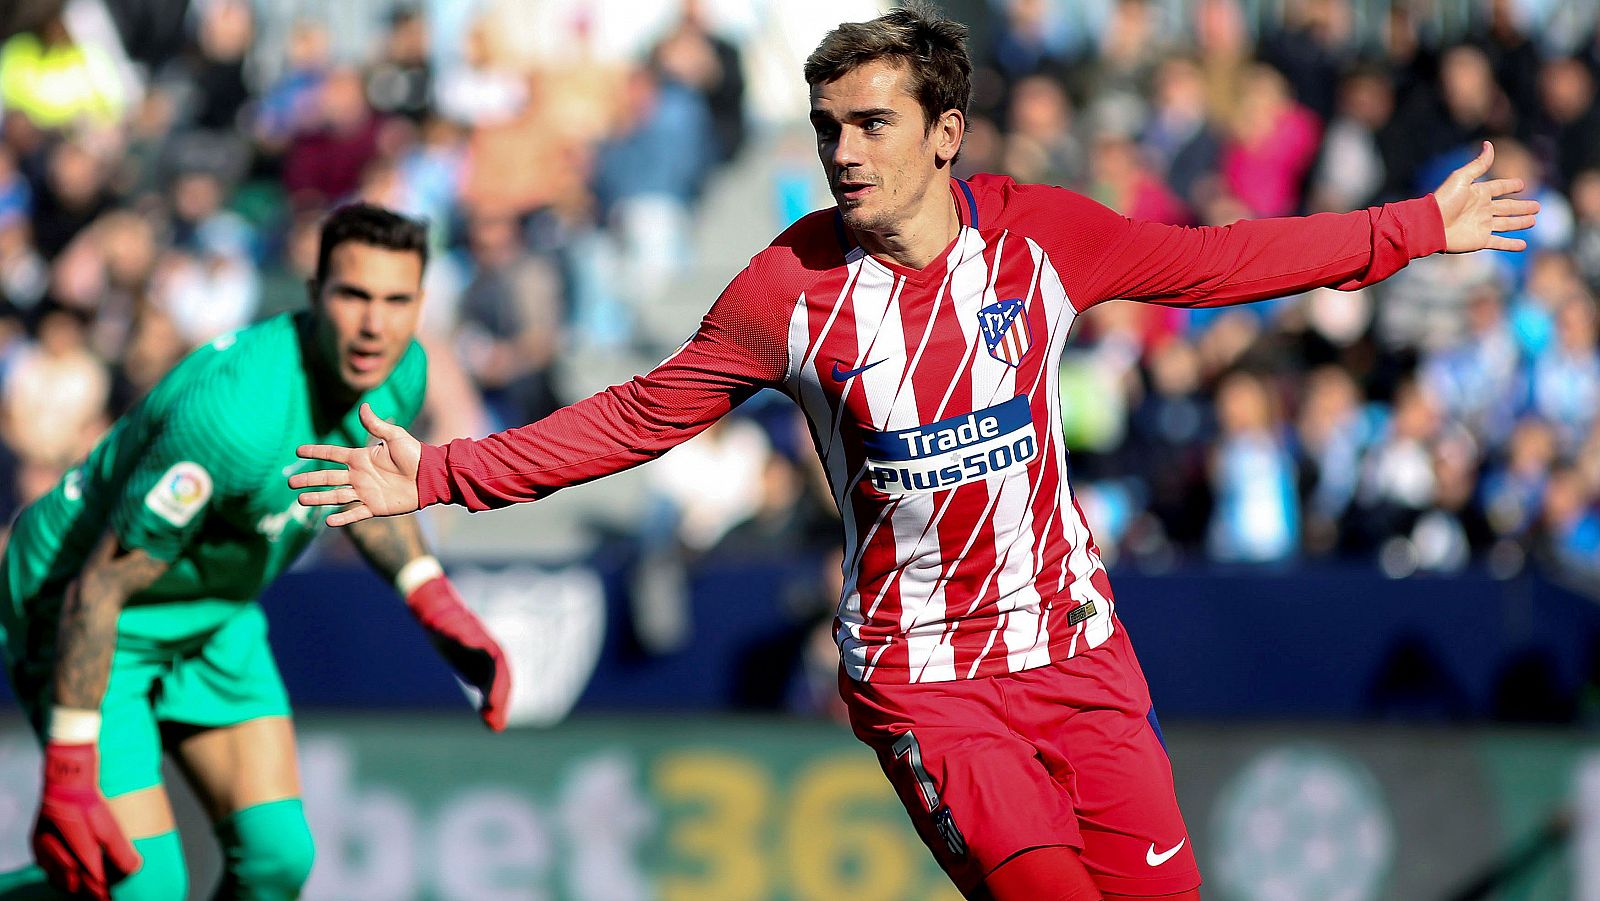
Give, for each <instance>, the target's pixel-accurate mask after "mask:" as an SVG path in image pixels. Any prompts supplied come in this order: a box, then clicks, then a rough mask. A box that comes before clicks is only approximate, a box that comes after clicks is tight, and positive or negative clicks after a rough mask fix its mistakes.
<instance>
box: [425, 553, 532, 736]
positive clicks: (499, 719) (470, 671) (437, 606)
mask: <svg viewBox="0 0 1600 901" xmlns="http://www.w3.org/2000/svg"><path fill="white" fill-rule="evenodd" d="M406 606H407V607H410V608H411V613H412V615H414V616H415V617H416V618H417V622H419V623H421V624H422V627H423V628H424V629H427V630H428V637H429V638H430V639H432V640H433V646H434V647H435V648H437V649H438V650H439V653H440V654H441V655H443V657H444V659H445V660H446V662H448V663H449V664H450V665H451V666H452V667H454V668H455V671H456V673H457V674H459V675H460V676H461V678H462V679H463V680H464V681H466V682H467V683H468V684H469V685H471V686H473V687H474V688H476V689H477V690H478V713H479V714H480V715H481V716H482V717H483V722H484V724H485V725H487V726H488V727H489V728H490V729H493V730H494V731H496V732H500V731H503V730H504V729H505V728H506V715H507V714H508V713H509V707H508V702H509V700H510V697H511V668H510V667H509V666H508V665H507V664H506V655H505V652H504V651H502V650H500V644H499V643H498V642H496V641H495V640H494V637H493V636H491V635H490V634H489V632H488V630H486V629H484V627H483V623H482V622H481V621H479V619H478V617H477V615H476V614H474V613H473V612H472V610H471V609H470V608H468V607H467V604H466V602H465V601H463V600H461V595H459V594H457V593H456V589H455V586H454V585H451V584H450V580H449V579H447V578H445V577H444V575H442V574H441V575H437V576H434V577H433V578H431V579H428V580H427V581H425V582H423V583H422V584H421V585H418V586H417V587H416V588H414V589H412V591H411V593H410V594H407V595H406Z"/></svg>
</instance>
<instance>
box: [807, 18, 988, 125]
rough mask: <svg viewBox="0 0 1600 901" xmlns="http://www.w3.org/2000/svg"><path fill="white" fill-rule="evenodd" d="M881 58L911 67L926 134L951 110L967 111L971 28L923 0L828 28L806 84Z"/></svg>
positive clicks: (813, 54) (912, 87)
mask: <svg viewBox="0 0 1600 901" xmlns="http://www.w3.org/2000/svg"><path fill="white" fill-rule="evenodd" d="M880 59H881V60H888V61H889V62H891V63H894V64H895V65H903V66H907V67H909V69H910V71H911V83H910V85H909V86H908V87H909V89H910V92H911V96H913V97H915V98H917V104H918V105H919V106H921V107H922V119H923V132H924V133H927V132H928V131H931V130H932V129H933V125H934V123H935V122H937V121H939V117H940V116H941V115H943V114H944V113H945V112H947V111H949V110H959V111H960V112H961V114H962V115H963V116H964V115H966V113H967V103H968V101H970V100H971V98H972V58H971V57H969V56H968V55H967V26H965V25H962V24H961V23H960V22H957V21H954V20H953V19H947V18H945V17H944V15H943V14H942V13H940V12H939V11H938V9H936V8H935V7H934V6H932V5H931V4H929V3H926V2H922V0H912V2H910V3H907V4H906V5H904V6H901V7H900V8H898V9H895V10H893V11H891V12H888V13H885V14H883V15H881V16H879V17H878V18H876V19H873V20H872V21H870V22H846V23H845V24H843V25H840V26H839V27H838V28H835V29H834V30H832V31H830V32H828V35H827V37H824V38H823V39H822V43H820V44H818V45H817V49H816V50H813V51H812V52H811V55H810V56H809V57H807V58H806V65H805V76H806V84H808V85H811V86H813V87H815V86H816V85H819V84H827V83H828V82H831V81H838V80H839V79H840V78H842V77H844V75H845V74H846V73H848V72H850V71H851V70H853V69H856V68H859V67H860V66H864V65H866V64H867V63H870V62H875V61H877V60H880Z"/></svg>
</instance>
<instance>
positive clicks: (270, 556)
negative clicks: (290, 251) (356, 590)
mask: <svg viewBox="0 0 1600 901" xmlns="http://www.w3.org/2000/svg"><path fill="white" fill-rule="evenodd" d="M426 262H427V245H426V235H425V229H424V227H423V226H422V225H421V224H420V223H417V222H414V221H412V220H410V219H407V218H405V217H403V216H400V215H398V214H395V213H393V212H390V211H388V210H385V209H382V208H380V207H375V206H369V205H365V204H355V205H351V206H346V207H342V208H340V209H338V210H336V211H334V212H333V213H332V214H331V215H330V216H329V218H328V219H327V221H326V222H325V223H324V225H323V228H322V235H321V245H320V248H319V253H318V260H317V271H316V276H315V278H314V279H313V280H312V282H311V283H310V285H309V288H310V293H311V309H310V310H308V311H305V312H301V313H298V314H285V315H283V316H279V317H276V318H273V319H269V320H267V321H265V322H262V323H260V324H258V325H255V326H253V327H251V328H248V329H245V330H243V331H240V332H237V333H235V334H232V335H228V336H225V337H223V338H219V339H217V340H216V341H214V342H212V343H211V344H209V345H206V346H204V347H201V348H200V349H198V350H196V351H195V352H194V353H192V354H190V355H189V356H188V357H187V358H186V359H185V360H184V361H183V362H182V363H180V364H179V365H178V366H176V367H175V368H174V369H173V370H172V372H170V373H169V374H168V375H167V376H166V378H164V379H163V380H162V381H161V383H160V384H159V385H157V386H156V387H155V389H154V390H152V391H151V392H150V395H149V396H148V397H146V398H145V399H144V400H143V401H142V402H140V404H139V405H138V406H137V407H135V408H134V409H133V410H131V411H130V412H129V413H128V414H127V415H126V416H124V417H123V418H122V419H121V420H119V421H118V422H117V424H116V425H115V426H114V427H113V428H112V430H111V431H110V433H109V434H108V435H107V436H106V437H105V438H104V439H103V440H101V442H100V443H99V444H98V445H97V446H96V447H95V449H94V450H93V451H92V452H90V454H89V456H88V458H87V459H86V460H85V461H84V462H83V463H82V464H81V465H79V466H77V467H76V468H74V469H72V470H70V471H69V472H68V473H67V474H66V475H65V477H63V478H62V480H61V482H60V483H59V484H58V485H56V486H55V488H54V489H53V490H52V491H50V493H48V494H47V495H45V496H44V497H43V498H41V499H40V500H39V501H37V502H36V503H34V504H32V505H31V506H29V507H28V508H27V509H26V510H24V511H23V513H22V514H21V516H20V517H19V518H18V520H17V522H16V525H15V527H14V529H13V531H12V535H11V540H10V543H9V545H8V546H7V547H6V549H5V555H4V558H3V560H0V651H3V652H4V653H3V658H4V662H5V665H6V670H7V674H8V676H9V678H10V680H11V685H12V687H13V688H14V689H15V691H16V694H17V697H18V698H19V700H20V701H21V703H22V706H23V708H24V710H25V711H26V712H27V714H28V717H29V720H30V721H31V723H32V725H33V728H34V730H35V731H36V732H37V733H38V735H39V736H40V738H41V740H42V741H43V742H44V758H45V764H44V790H43V796H42V798H41V801H40V806H39V813H38V819H37V821H36V823H35V825H34V830H33V851H34V858H35V860H36V861H37V863H38V867H30V868H28V869H26V870H22V871H19V872H15V873H10V874H6V875H3V876H0V899H6V901H16V899H23V898H52V897H59V896H60V894H62V893H64V894H66V895H69V896H74V897H92V898H101V899H105V898H113V899H117V901H128V899H140V901H142V899H172V901H178V899H182V898H184V897H185V896H186V894H187V891H188V876H187V872H186V869H185V866H184V861H183V853H182V850H181V846H180V844H179V841H178V835H177V833H176V831H175V825H174V820H173V814H172V809H171V807H170V805H169V803H168V799H167V792H166V789H165V787H164V786H163V784H162V781H161V766H160V763H161V756H162V752H163V750H165V751H166V752H168V753H170V754H171V755H172V756H173V758H174V759H175V761H176V762H177V763H178V765H179V767H180V769H181V770H182V771H183V773H184V775H185V776H186V777H187V780H188V782H189V783H190V784H191V785H192V787H193V788H194V789H195V792H196V793H197V795H198V796H199V798H200V800H201V802H202V804H203V805H204V806H205V808H206V810H207V812H208V814H209V815H210V816H211V818H212V821H213V822H214V824H215V829H216V834H217V838H218V840H219V841H220V843H221V849H222V856H223V865H224V874H223V879H222V885H221V888H220V889H219V890H218V897H223V898H250V899H278V898H293V897H296V896H297V895H298V894H299V892H300V888H301V886H302V885H303V884H304V883H305V880H306V878H307V876H308V875H309V874H310V870H311V862H312V856H313V850H312V841H311V835H310V832H309V830H308V828H307V826H306V820H305V814H304V811H303V810H302V808H301V803H300V797H299V795H300V785H299V773H298V771H297V769H296V763H295V747H294V731H293V727H292V725H291V723H290V719H289V703H288V698H287V697H286V694H285V691H284V687H283V682H282V680H281V679H280V677H279V675H278V671H277V667H276V665H275V664H274V662H273V659H272V654H271V651H270V650H269V648H268V646H267V626H266V620H265V619H264V618H263V616H262V612H261V608H260V606H259V605H258V604H257V603H256V600H255V598H256V595H257V594H259V593H260V592H261V590H262V589H263V588H264V587H265V586H266V585H267V584H268V583H269V582H271V581H272V580H273V579H274V578H276V577H277V575H278V574H279V573H281V572H283V571H284V569H285V568H287V567H288V566H289V564H290V563H291V562H293V561H294V559H295V558H296V557H297V556H299V554H300V552H301V551H303V550H304V549H305V548H306V546H307V545H308V544H309V543H310V541H311V539H312V538H313V537H314V536H315V535H316V533H317V532H318V531H319V530H320V529H321V528H322V525H323V522H322V520H323V514H321V513H316V512H313V508H308V507H303V506H301V505H299V504H298V503H296V499H295V494H296V492H294V491H293V490H291V489H290V488H289V487H288V486H287V485H286V484H285V483H284V477H285V476H286V475H288V474H290V473H292V472H294V471H295V470H296V469H297V468H299V467H300V466H301V465H302V464H305V465H309V464H308V463H306V461H302V460H300V459H299V458H298V457H296V456H295V448H296V447H298V446H299V445H301V444H306V443H313V442H333V443H343V444H349V443H351V442H355V441H357V439H359V438H361V436H364V435H365V434H366V430H365V429H364V428H362V426H361V423H360V421H359V419H358V416H357V411H358V410H359V409H360V406H361V404H362V403H368V404H371V405H372V407H373V409H374V410H376V411H377V412H378V415H380V416H384V417H386V418H389V419H391V420H393V421H395V422H398V423H401V424H409V423H410V422H411V420H412V419H413V418H414V417H415V416H416V415H417V411H418V409H419V408H420V406H421V404H422V397H423V392H424V390H425V386H426V371H425V370H426V360H425V358H424V355H423V352H422V348H421V346H419V345H418V344H417V343H416V341H415V340H414V337H413V335H414V332H415V331H416V325H417V318H418V314H419V313H420V312H421V305H422V272H423V267H424V265H425V264H426ZM351 538H352V539H353V540H354V541H355V544H356V546H357V548H358V549H359V550H360V551H361V553H362V555H363V556H364V557H365V558H366V560H367V562H368V563H370V564H371V565H372V567H373V568H374V569H375V570H376V571H377V572H378V573H379V574H380V575H382V576H383V577H384V578H385V579H386V580H388V581H390V582H391V583H393V584H394V585H395V586H396V588H397V589H398V590H399V592H400V593H401V595H403V596H404V597H405V599H406V603H407V604H408V606H409V607H410V608H411V610H412V612H413V613H414V614H415V615H416V616H417V618H418V620H419V621H420V622H421V623H422V625H423V626H424V628H425V629H427V631H428V633H429V635H430V637H431V638H432V639H433V641H434V644H435V646H436V647H437V648H438V649H439V651H440V652H441V653H442V654H443V656H444V657H445V658H446V659H447V660H448V661H449V662H450V663H451V665H452V666H453V667H454V668H455V670H456V671H457V673H458V674H459V675H460V676H461V678H462V680H463V681H464V682H466V683H468V684H469V685H470V686H472V687H473V688H475V689H476V690H477V692H478V693H479V697H480V702H479V704H480V712H481V713H482V716H483V718H484V721H485V722H486V723H488V725H489V726H490V727H491V728H494V729H496V730H499V729H501V728H503V727H504V724H505V717H506V711H507V704H508V703H509V696H508V695H509V691H510V676H509V670H508V668H507V666H506V662H505V657H504V655H503V654H502V653H501V650H500V647H499V646H498V645H497V644H496V643H495V641H494V639H493V638H491V637H490V636H489V635H488V633H487V632H486V631H485V630H484V628H483V626H482V625H481V623H479V621H478V620H477V618H476V617H475V616H474V615H473V614H472V612H471V611H470V610H468V608H467V607H466V605H465V604H463V603H462V601H461V599H460V596H459V595H457V594H456V592H455V589H454V588H452V587H451V585H450V583H449V581H448V580H446V579H445V578H444V572H443V570H442V569H441V568H440V566H439V564H438V562H437V561H436V560H435V559H434V558H433V557H431V556H429V554H428V552H427V549H426V548H425V546H424V544H423V541H422V537H421V534H420V533H419V532H418V530H417V526H416V525H415V524H414V523H412V522H411V521H410V520H409V519H398V518H397V519H374V520H371V521H370V522H369V523H363V524H362V528H361V529H360V530H357V531H352V532H351Z"/></svg>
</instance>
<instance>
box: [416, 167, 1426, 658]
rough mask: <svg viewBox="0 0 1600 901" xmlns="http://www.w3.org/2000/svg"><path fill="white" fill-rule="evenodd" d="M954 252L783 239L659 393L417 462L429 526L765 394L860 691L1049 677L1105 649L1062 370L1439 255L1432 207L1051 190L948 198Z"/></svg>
mask: <svg viewBox="0 0 1600 901" xmlns="http://www.w3.org/2000/svg"><path fill="white" fill-rule="evenodd" d="M951 192H952V199H953V201H954V202H955V203H956V206H957V208H958V210H959V213H960V216H961V222H962V227H961V230H960V232H959V234H958V235H957V236H956V238H955V240H954V241H953V242H952V243H951V245H950V246H949V247H948V248H947V249H946V250H945V251H944V252H943V253H942V254H941V255H940V256H939V257H938V258H937V259H935V260H934V261H933V262H932V263H930V264H929V265H928V266H927V267H925V268H923V269H921V270H911V269H907V268H905V267H902V266H899V265H896V264H894V263H892V262H888V261H884V260H880V259H878V258H876V257H873V256H871V255H868V254H866V253H864V252H863V251H862V250H861V249H860V248H859V247H857V246H852V245H851V244H850V243H849V241H848V237H847V234H848V233H847V231H846V230H845V229H844V227H843V226H842V224H841V222H840V220H839V218H838V215H837V213H836V212H835V211H833V210H826V211H822V212H818V213H813V214H811V215H810V216H808V217H806V218H804V219H802V220H801V221H800V222H798V223H796V224H795V225H794V226H792V227H791V228H790V229H789V230H788V231H786V232H784V234H783V235H781V236H779V238H778V239H777V240H776V241H774V242H773V244H772V245H771V246H770V247H768V248H767V249H766V250H764V251H762V252H761V253H760V254H758V255H757V256H756V257H755V258H754V259H752V260H751V262H750V265H749V266H748V267H747V268H746V269H745V270H744V271H743V272H741V273H740V274H739V275H738V276H737V277H735V278H734V280H733V281H732V283H730V284H729V285H728V287H727V289H726V290H725V291H724V292H723V294H722V296H721V297H720V298H719V299H718V300H717V302H716V304H715V305H713V306H712V308H711V311H710V312H709V313H708V314H707V315H706V317H705V320H704V321H703V322H702V323H701V326H700V328H699V330H698V331H697V332H696V333H695V335H694V337H693V338H691V339H690V340H689V341H688V342H687V343H686V344H685V345H684V346H683V347H682V348H681V349H680V350H679V351H678V352H677V353H675V354H674V355H673V356H671V357H669V358H668V359H667V360H665V361H664V362H663V363H661V365H659V366H657V367H656V368H655V369H654V370H652V371H650V372H649V373H646V374H644V375H641V376H639V377H637V378H635V379H633V380H632V381H630V382H628V383H626V384H623V385H618V386H614V387H612V388H609V389H607V390H606V391H603V392H601V393H599V394H597V395H595V396H593V397H590V398H588V399H586V400H584V401H581V402H579V403H577V404H574V405H573V406H571V407H568V408H566V409H564V410H561V411H559V412H557V413H555V414H553V415H551V416H549V417H547V418H545V419H543V420H541V421H539V422H536V423H533V424H532V425H528V426H524V427H522V428H519V429H513V430H510V431H508V432H502V433H500V434H497V435H491V436H489V437H488V438H484V439H481V440H476V441H471V440H458V441H452V442H450V443H449V444H448V445H445V446H443V447H434V446H426V445H425V446H424V448H423V456H422V465H421V470H420V471H419V473H418V478H417V483H418V493H419V497H420V501H421V503H422V505H424V506H426V505H428V504H433V503H441V502H450V503H458V504H464V505H466V506H468V507H471V508H472V509H475V510H482V509H489V508H493V507H498V506H503V505H505V504H509V503H514V502H517V501H523V500H532V499H536V498H538V497H542V496H544V495H546V494H549V493H550V492H552V491H555V490H557V489H559V488H563V487H566V486H568V485H574V484H577V483H580V482H584V481H588V480H590V479H594V478H599V477H600V476H603V475H607V474H609V473H612V472H616V471H618V470H621V469H624V468H627V467H629V466H633V465H636V464H638V463H641V462H643V461H645V460H648V459H651V458H652V457H655V456H658V455H659V454H661V453H663V452H665V451H666V450H667V449H669V448H670V447H672V446H674V445H676V444H678V443H680V442H682V441H684V440H686V439H688V438H689V437H690V436H692V435H694V434H696V433H698V432H699V431H701V430H702V429H704V428H705V427H707V426H708V425H710V424H711V423H712V422H714V421H715V420H716V419H717V418H719V417H721V416H722V415H724V414H725V413H727V412H728V411H729V410H731V409H732V408H733V407H735V406H737V405H738V404H739V403H741V402H743V401H744V400H745V399H746V398H747V397H749V396H750V395H751V394H753V393H754V392H756V391H757V390H760V389H762V388H775V389H778V390H781V391H783V392H785V393H786V394H788V395H789V396H790V397H792V398H794V400H795V401H796V402H797V403H798V404H799V405H800V408H801V409H802V410H803V411H804V413H805V416H806V418H807V420H808V421H809V423H810V426H811V433H812V436H813V438H814V440H815V443H816V448H817V453H818V454H819V456H820V457H821V459H822V462H823V464H824V466H825V468H826V470H827V474H828V479H829V482H830V484H831V486H832V489H833V495H834V500H835V501H836V502H837V503H838V505H839V511H840V513H841V515H842V518H843V521H844V542H845V568H846V572H845V586H844V593H843V597H842V598H841V599H840V602H839V608H838V616H837V630H836V634H837V638H838V641H839V646H840V650H841V652H842V654H843V659H844V663H845V667H846V669H847V670H848V672H849V673H850V675H851V676H852V677H854V678H856V679H858V680H872V679H881V680H889V681H896V682H937V681H947V680H952V679H966V678H973V677H977V676H985V675H990V674H995V673H1003V672H1013V671H1018V670H1024V669H1029V668H1032V667H1036V666H1041V665H1044V664H1046V663H1049V662H1051V661H1053V660H1058V659H1061V658H1063V657H1068V656H1071V655H1073V654H1075V653H1078V652H1079V651H1082V650H1084V649H1086V648H1092V647H1095V646H1097V645H1099V644H1100V643H1102V642H1104V641H1105V640H1106V639H1107V638H1108V637H1110V635H1111V634H1112V630H1113V629H1115V628H1116V625H1115V623H1116V620H1115V617H1114V616H1113V601H1112V593H1111V586H1110V583H1109V581H1108V580H1107V578H1106V573H1105V569H1104V567H1103V566H1102V564H1101V562H1100V557H1099V554H1098V552H1097V550H1096V548H1095V545H1094V540H1093V538H1092V537H1091V536H1090V534H1089V528H1088V525H1087V524H1086V523H1085V521H1084V517H1083V513H1082V510H1081V509H1080V508H1079V507H1078V505H1077V503H1076V501H1075V500H1074V498H1073V495H1072V490H1071V488H1070V486H1069V485H1068V484H1067V449H1066V447H1065V446H1064V445H1063V443H1062V432H1061V426H1060V422H1061V416H1060V412H1061V411H1060V409H1059V407H1060V403H1061V401H1060V397H1059V392H1058V391H1057V390H1056V376H1055V374H1056V371H1057V367H1058V363H1059V360H1060V356H1061V351H1062V347H1063V345H1064V344H1065V343H1066V340H1067V335H1068V333H1069V331H1070V330H1071V328H1072V323H1073V319H1074V318H1075V317H1076V316H1077V315H1078V314H1079V313H1080V312H1082V311H1084V310H1086V309H1088V308H1089V307H1090V306H1091V305H1093V304H1095V303H1098V302H1100V301H1102V300H1106V299H1110V298H1129V299H1139V300H1147V301H1152V302H1156V303H1164V304H1171V305H1178V306H1211V305H1219V304H1226V303H1238V302H1243V301H1248V300H1258V299H1262V298H1267V297H1277V296H1281V295H1284V294H1290V293H1294V292H1297V291H1302V290H1306V289H1309V288H1312V287H1316V286H1321V285H1333V286H1336V287H1341V288H1354V287H1358V286H1361V285H1365V284H1370V283H1372V282H1375V281H1378V280H1380V279H1383V278H1386V277H1387V276H1389V275H1391V274H1393V273H1394V272H1396V271H1397V270H1399V269H1400V268H1401V267H1403V266H1404V265H1405V264H1406V262H1408V261H1409V260H1410V259H1412V258H1413V257H1417V256H1423V255H1426V254H1428V253H1433V252H1436V251H1439V250H1442V249H1443V247H1444V231H1443V225H1442V222H1441V219H1440V215H1439V211H1438V207H1437V205H1436V204H1435V203H1434V201H1433V199H1432V198H1431V197H1424V198H1420V199H1417V200H1411V201H1405V202H1403V203H1398V204H1390V205H1388V206H1384V207H1376V208H1373V209H1370V210H1362V211H1358V212H1354V213H1346V214H1320V215H1317V216H1311V217H1306V218H1301V219H1278V220H1260V221H1253V222H1240V223H1237V224H1235V225H1232V226H1226V227H1219V228H1178V227H1173V226H1167V225H1160V224H1155V223H1146V222H1134V221H1132V220H1129V219H1126V218H1124V217H1122V216H1119V215H1117V214H1116V213H1114V212H1112V211H1111V210H1109V209H1107V208H1105V207H1103V206H1101V205H1099V204H1097V203H1094V202H1093V201H1091V200H1088V199H1087V198H1084V197H1082V196H1080V195H1078V194H1074V193H1072V192H1070V191H1067V190H1064V189H1060V188H1050V187H1042V186H1037V185H1018V184H1016V183H1014V182H1012V181H1011V180H1010V179H1008V178H1002V177H995V176H978V177H975V178H973V179H972V180H971V181H970V182H964V181H958V180H957V181H952V182H951Z"/></svg>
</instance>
